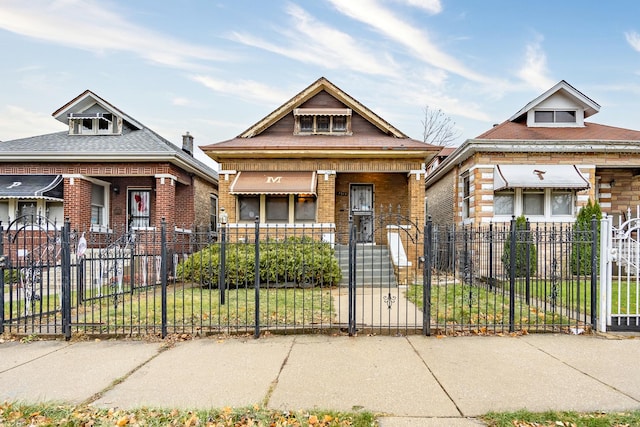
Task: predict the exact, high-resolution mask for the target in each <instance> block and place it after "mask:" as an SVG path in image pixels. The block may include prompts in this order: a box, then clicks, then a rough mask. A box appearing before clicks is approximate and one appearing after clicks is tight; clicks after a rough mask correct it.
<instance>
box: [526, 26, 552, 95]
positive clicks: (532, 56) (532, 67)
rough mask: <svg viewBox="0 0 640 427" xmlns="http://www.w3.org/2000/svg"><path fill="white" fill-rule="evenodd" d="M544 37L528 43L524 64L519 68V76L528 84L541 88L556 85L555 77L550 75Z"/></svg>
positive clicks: (545, 88) (544, 88)
mask: <svg viewBox="0 0 640 427" xmlns="http://www.w3.org/2000/svg"><path fill="white" fill-rule="evenodd" d="M541 41H542V37H538V40H536V41H534V42H533V43H530V44H528V45H527V50H526V52H525V59H524V64H523V65H522V67H521V68H520V70H518V77H520V78H521V79H522V80H524V81H525V82H526V83H527V84H528V85H530V86H533V87H535V88H536V89H540V90H547V89H549V88H550V87H551V86H553V85H554V83H555V82H554V81H553V79H551V78H550V77H549V76H548V73H549V70H548V69H547V56H546V54H545V52H544V51H543V50H542V46H541Z"/></svg>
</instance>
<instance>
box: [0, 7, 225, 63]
mask: <svg viewBox="0 0 640 427" xmlns="http://www.w3.org/2000/svg"><path fill="white" fill-rule="evenodd" d="M108 6H109V2H108V1H107V2H105V1H97V0H64V1H54V2H51V1H45V0H30V1H28V2H26V1H23V0H3V1H2V3H1V4H0V28H2V29H5V30H7V31H11V32H13V33H16V34H20V35H23V36H26V37H31V38H35V39H39V40H43V41H46V42H50V43H55V44H60V45H64V46H69V47H73V48H76V49H83V50H87V51H90V52H95V53H97V54H99V53H104V52H109V51H120V52H131V53H134V54H136V55H138V56H140V57H142V58H144V59H146V60H148V61H151V62H153V63H156V64H160V65H166V66H171V67H177V68H184V69H196V68H201V67H202V65H200V64H198V61H217V60H225V59H229V58H230V55H228V54H226V53H222V52H219V51H216V50H214V49H210V48H207V47H203V46H196V45H191V44H188V43H184V42H182V41H180V40H176V39H174V38H171V37H167V36H164V35H162V34H160V33H157V32H154V31H151V30H148V29H145V28H143V27H140V26H137V25H135V24H133V23H131V22H128V21H127V20H126V19H124V18H123V15H124V14H123V13H117V12H115V11H112V10H109V9H108Z"/></svg>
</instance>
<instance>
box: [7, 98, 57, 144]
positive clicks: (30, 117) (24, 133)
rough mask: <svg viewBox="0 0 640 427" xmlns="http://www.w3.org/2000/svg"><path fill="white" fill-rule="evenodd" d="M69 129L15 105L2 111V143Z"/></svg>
mask: <svg viewBox="0 0 640 427" xmlns="http://www.w3.org/2000/svg"><path fill="white" fill-rule="evenodd" d="M66 129H68V127H67V126H66V125H64V124H63V123H60V122H59V121H57V120H55V119H54V118H53V117H51V115H50V114H43V113H38V112H33V111H28V110H26V109H25V108H22V107H18V106H15V105H7V106H5V107H4V108H3V109H1V110H0V141H10V140H12V139H19V138H27V137H30V136H34V135H45V134H48V133H53V132H60V131H63V130H66Z"/></svg>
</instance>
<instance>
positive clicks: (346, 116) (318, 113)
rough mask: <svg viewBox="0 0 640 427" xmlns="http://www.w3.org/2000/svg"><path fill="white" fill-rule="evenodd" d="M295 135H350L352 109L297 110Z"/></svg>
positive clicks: (295, 114)
mask: <svg viewBox="0 0 640 427" xmlns="http://www.w3.org/2000/svg"><path fill="white" fill-rule="evenodd" d="M293 115H294V117H295V129H294V135H318V134H319V135H349V134H351V109H350V108H296V109H294V110H293Z"/></svg>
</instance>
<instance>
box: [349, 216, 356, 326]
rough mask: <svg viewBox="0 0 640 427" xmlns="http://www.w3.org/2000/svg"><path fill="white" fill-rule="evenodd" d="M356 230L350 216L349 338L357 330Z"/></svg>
mask: <svg viewBox="0 0 640 427" xmlns="http://www.w3.org/2000/svg"><path fill="white" fill-rule="evenodd" d="M356 247H357V244H356V229H355V228H354V226H353V216H349V327H348V332H349V336H350V337H352V336H354V335H355V334H356V333H357V330H356Z"/></svg>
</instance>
